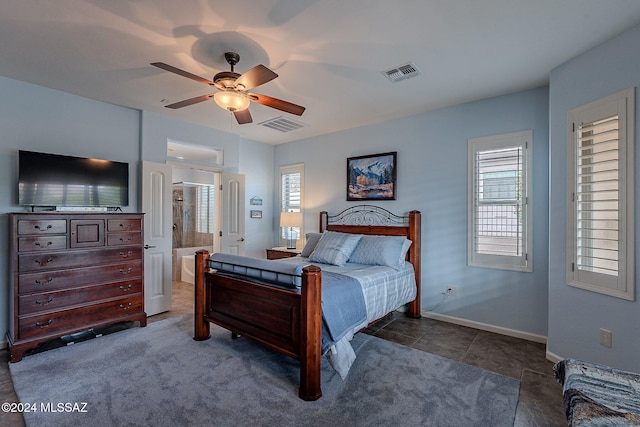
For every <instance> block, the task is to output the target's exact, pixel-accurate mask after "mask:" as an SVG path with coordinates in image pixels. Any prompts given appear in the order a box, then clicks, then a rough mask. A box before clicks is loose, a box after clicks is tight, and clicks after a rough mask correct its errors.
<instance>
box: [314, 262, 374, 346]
mask: <svg viewBox="0 0 640 427" xmlns="http://www.w3.org/2000/svg"><path fill="white" fill-rule="evenodd" d="M322 320H323V322H322V323H323V328H322V352H323V353H325V352H326V351H327V350H328V349H329V348H330V347H331V346H332V345H333V344H335V343H336V342H338V341H340V340H341V339H342V338H343V337H344V336H345V335H346V334H347V333H348V332H350V331H352V330H353V329H354V328H355V327H356V326H358V325H360V324H362V323H363V322H364V321H366V320H367V310H366V307H365V304H364V294H363V293H362V286H360V282H358V281H357V280H356V279H354V278H353V277H349V276H345V275H344V274H338V273H329V272H327V271H323V272H322Z"/></svg>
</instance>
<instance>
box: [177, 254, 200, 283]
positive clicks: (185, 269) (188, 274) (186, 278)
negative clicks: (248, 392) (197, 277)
mask: <svg viewBox="0 0 640 427" xmlns="http://www.w3.org/2000/svg"><path fill="white" fill-rule="evenodd" d="M195 264H196V256H195V255H182V262H181V265H182V269H181V271H180V280H182V281H183V282H188V283H191V284H192V285H193V284H194V283H195V281H194V279H193V271H194V270H195Z"/></svg>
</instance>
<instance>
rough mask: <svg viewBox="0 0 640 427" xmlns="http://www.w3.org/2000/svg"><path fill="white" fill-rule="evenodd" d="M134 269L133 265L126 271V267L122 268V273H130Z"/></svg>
mask: <svg viewBox="0 0 640 427" xmlns="http://www.w3.org/2000/svg"><path fill="white" fill-rule="evenodd" d="M132 270H133V268H132V267H129V268H127V269H126V271H125V269H124V268H121V269H120V273H122V274H129V273H131V271H132Z"/></svg>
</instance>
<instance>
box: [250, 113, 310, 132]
mask: <svg viewBox="0 0 640 427" xmlns="http://www.w3.org/2000/svg"><path fill="white" fill-rule="evenodd" d="M258 125H259V126H265V127H268V128H271V129H273V130H277V131H280V132H291V131H294V130H297V129H300V128H304V127H307V126H308V125H306V124H304V123H302V122H297V121H295V120H292V119H289V118H287V117H283V116H280V117H276V118H275V119H271V120H267V121H266V122H262V123H258Z"/></svg>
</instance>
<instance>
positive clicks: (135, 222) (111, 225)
mask: <svg viewBox="0 0 640 427" xmlns="http://www.w3.org/2000/svg"><path fill="white" fill-rule="evenodd" d="M140 230H142V220H140V219H138V218H121V219H110V220H109V221H108V222H107V231H140Z"/></svg>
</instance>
